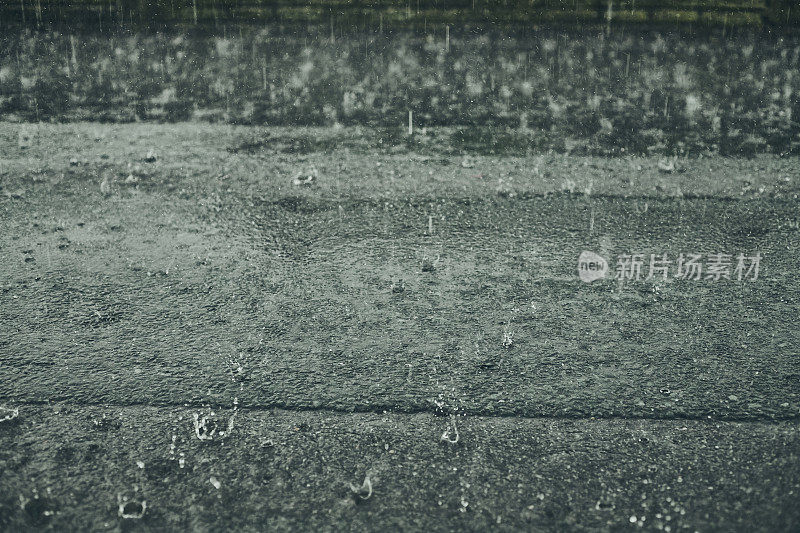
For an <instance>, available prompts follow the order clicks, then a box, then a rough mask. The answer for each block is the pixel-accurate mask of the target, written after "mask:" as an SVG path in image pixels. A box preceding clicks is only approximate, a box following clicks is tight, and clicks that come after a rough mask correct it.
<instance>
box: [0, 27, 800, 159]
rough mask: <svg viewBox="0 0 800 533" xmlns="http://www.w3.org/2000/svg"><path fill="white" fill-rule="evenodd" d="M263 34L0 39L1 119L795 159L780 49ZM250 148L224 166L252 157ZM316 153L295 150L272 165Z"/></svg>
mask: <svg viewBox="0 0 800 533" xmlns="http://www.w3.org/2000/svg"><path fill="white" fill-rule="evenodd" d="M273 30H274V28H271V27H268V28H266V29H263V30H260V31H252V32H244V33H242V34H240V35H232V36H225V37H219V36H209V35H196V34H181V33H178V32H167V33H159V34H156V35H146V34H133V35H127V34H117V35H114V34H112V35H108V34H86V35H81V36H80V38H78V39H76V38H75V36H74V35H73V36H69V35H61V34H38V33H37V34H25V33H23V34H22V35H19V34H10V33H9V34H7V35H5V36H4V37H3V38H2V46H0V118H2V119H6V120H22V121H32V122H39V121H76V120H78V121H79V120H96V121H99V120H103V121H108V122H132V121H142V120H143V121H154V122H163V121H184V120H194V121H200V122H202V121H212V122H228V123H236V124H250V125H269V126H280V125H290V126H301V125H306V126H357V125H360V126H370V127H380V128H384V131H383V133H382V134H381V135H380V136H379V137H378V139H381V141H380V142H383V143H384V144H385V145H387V146H400V147H406V148H409V147H413V148H416V147H417V146H418V145H419V144H425V143H426V142H428V140H427V139H426V138H425V136H424V135H423V136H419V135H416V133H419V132H421V131H425V130H429V129H431V128H435V127H441V126H447V127H452V128H456V131H455V132H454V133H453V134H452V136H451V137H450V139H449V140H448V141H447V143H448V144H449V145H450V146H451V147H452V148H453V149H456V150H466V151H482V152H485V153H494V154H498V155H499V154H506V155H509V154H519V153H524V152H525V151H532V152H536V153H541V152H545V151H547V150H555V151H560V152H564V151H571V152H575V151H579V153H582V154H585V155H590V154H597V155H615V156H621V155H625V154H630V153H634V154H677V155H685V154H695V155H696V154H700V153H721V154H723V155H740V156H746V157H752V156H753V155H755V154H757V153H761V152H763V151H770V152H773V153H777V154H784V155H788V154H796V153H797V151H798V149H800V137H798V135H800V129H799V128H800V126H798V120H797V117H798V116H800V108H798V106H797V101H798V100H797V98H796V95H797V94H798V92H800V86H799V85H798V83H800V78H798V77H797V76H794V75H793V73H794V72H795V71H796V70H797V69H798V66H799V65H800V63H798V61H800V55H799V54H800V42H798V40H797V38H795V37H793V36H792V35H782V36H777V35H776V36H770V35H771V34H766V33H753V32H750V33H748V32H746V31H743V32H740V33H739V34H737V35H736V36H735V38H731V37H728V38H725V37H724V36H723V35H720V34H719V33H714V32H711V33H710V34H707V33H703V34H702V35H686V34H681V33H671V32H665V31H658V30H642V31H640V32H619V33H613V34H611V35H605V34H603V33H602V32H601V33H593V32H587V31H582V32H578V31H577V30H573V32H572V33H570V32H568V31H555V30H540V31H535V32H533V33H531V32H530V31H524V30H508V31H506V32H492V31H487V32H482V33H481V32H479V33H478V34H475V33H474V32H471V31H469V30H467V29H463V30H460V31H456V30H455V29H454V31H453V35H452V38H451V41H452V45H451V46H450V49H449V50H448V49H447V47H446V46H445V42H444V36H435V34H431V33H428V34H425V35H419V34H415V33H413V32H396V33H393V34H392V35H391V36H390V35H384V36H381V35H374V34H371V33H369V32H361V33H358V32H356V33H354V34H351V35H349V36H348V38H347V39H339V40H336V41H335V42H331V41H330V39H329V37H328V34H327V32H326V31H324V29H323V30H320V29H319V28H315V27H313V26H312V27H308V28H303V29H302V31H294V32H283V33H280V32H277V31H273ZM73 49H74V50H75V55H74V60H73V54H72V50H73ZM740 50H747V51H748V53H746V54H742V53H739V52H740ZM412 115H413V120H412V123H411V124H409V123H408V120H409V118H411V117H412ZM408 126H410V128H409V127H408ZM412 129H413V131H414V132H415V135H407V133H408V131H410V130H412ZM253 142H255V144H252V143H250V144H247V143H244V144H242V145H241V146H240V147H238V148H237V149H241V150H244V151H247V150H253V149H256V148H258V147H259V146H260V144H259V143H261V142H264V140H263V139H262V140H255V141H253ZM317 144H318V141H316V140H313V139H295V141H294V142H293V143H292V144H291V145H288V146H285V147H284V149H285V150H287V151H292V152H298V153H303V152H307V151H310V150H311V151H313V150H316V149H317V148H319V146H317ZM328 148H329V149H333V148H335V146H332V145H328Z"/></svg>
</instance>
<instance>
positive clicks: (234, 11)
mask: <svg viewBox="0 0 800 533" xmlns="http://www.w3.org/2000/svg"><path fill="white" fill-rule="evenodd" d="M276 22H277V23H292V22H294V23H307V24H322V23H330V24H332V25H334V26H340V27H357V28H359V29H374V28H379V27H404V28H408V27H411V28H424V27H425V26H427V25H428V24H452V25H461V24H472V25H482V24H483V25H485V24H503V25H536V24H553V23H559V24H576V23H577V24H590V23H594V24H607V23H611V24H618V23H619V24H631V23H633V24H673V25H684V26H685V25H726V26H736V25H748V26H770V27H780V26H793V25H797V24H798V23H800V6H798V5H797V2H796V1H795V0H400V1H398V0H275V1H268V0H19V1H14V2H11V1H9V2H3V3H0V28H2V27H11V26H19V25H23V26H27V27H38V28H52V27H61V28H63V27H72V28H76V27H82V28H87V27H91V28H94V29H103V30H112V29H115V28H120V27H125V28H132V29H142V28H153V29H163V28H164V27H170V26H176V25H185V26H192V27H198V28H204V29H209V30H214V29H217V28H218V27H219V26H220V25H226V24H264V23H276Z"/></svg>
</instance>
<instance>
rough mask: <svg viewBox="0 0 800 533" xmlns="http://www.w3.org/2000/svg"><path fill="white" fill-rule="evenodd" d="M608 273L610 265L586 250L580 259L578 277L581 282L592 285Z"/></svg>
mask: <svg viewBox="0 0 800 533" xmlns="http://www.w3.org/2000/svg"><path fill="white" fill-rule="evenodd" d="M607 273H608V263H607V262H606V260H605V259H603V258H602V257H600V256H599V255H597V254H596V253H594V252H589V251H586V250H584V251H583V252H581V255H580V256H579V257H578V276H579V277H580V278H581V281H585V282H586V283H591V282H593V281H595V280H598V279H603V278H604V277H606V274H607Z"/></svg>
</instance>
